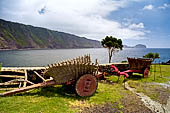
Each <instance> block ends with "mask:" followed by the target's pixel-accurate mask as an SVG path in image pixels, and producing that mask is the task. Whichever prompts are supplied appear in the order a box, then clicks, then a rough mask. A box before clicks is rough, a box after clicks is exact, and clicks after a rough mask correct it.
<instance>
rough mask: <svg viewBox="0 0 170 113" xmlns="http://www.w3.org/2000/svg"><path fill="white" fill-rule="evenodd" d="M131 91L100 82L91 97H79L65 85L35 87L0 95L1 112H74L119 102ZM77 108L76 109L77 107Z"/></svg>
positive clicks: (116, 85)
mask: <svg viewBox="0 0 170 113" xmlns="http://www.w3.org/2000/svg"><path fill="white" fill-rule="evenodd" d="M128 92H129V91H127V90H124V88H123V87H122V86H121V85H120V84H114V85H109V84H104V83H99V84H98V89H97V91H96V93H95V94H94V95H93V96H91V97H86V98H85V97H79V96H76V95H75V94H74V93H72V92H71V91H70V90H68V89H67V88H65V87H62V86H55V87H47V88H40V89H34V90H32V91H30V92H24V93H21V94H17V95H15V96H9V97H0V103H1V104H0V112H1V113H23V112H24V113H25V112H26V113H30V112H34V113H40V112H42V113H53V112H54V113H56V112H57V113H74V112H76V111H79V110H80V108H81V107H88V106H92V105H96V104H104V103H105V102H111V103H114V102H119V106H122V105H121V103H120V99H121V98H122V97H123V96H124V94H127V93H128ZM75 108H76V109H75Z"/></svg>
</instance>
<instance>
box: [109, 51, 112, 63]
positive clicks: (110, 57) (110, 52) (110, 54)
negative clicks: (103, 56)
mask: <svg viewBox="0 0 170 113" xmlns="http://www.w3.org/2000/svg"><path fill="white" fill-rule="evenodd" d="M111 59H112V51H111V48H109V63H111Z"/></svg>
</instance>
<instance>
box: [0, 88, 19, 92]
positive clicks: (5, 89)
mask: <svg viewBox="0 0 170 113" xmlns="http://www.w3.org/2000/svg"><path fill="white" fill-rule="evenodd" d="M14 89H18V88H0V91H9V90H14Z"/></svg>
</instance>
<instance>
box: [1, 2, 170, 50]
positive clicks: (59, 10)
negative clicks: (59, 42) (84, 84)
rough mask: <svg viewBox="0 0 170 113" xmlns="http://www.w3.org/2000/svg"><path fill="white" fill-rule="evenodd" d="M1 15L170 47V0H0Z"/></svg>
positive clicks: (125, 41) (129, 42) (91, 35)
mask: <svg viewBox="0 0 170 113" xmlns="http://www.w3.org/2000/svg"><path fill="white" fill-rule="evenodd" d="M0 18H1V19H4V20H8V21H12V22H18V23H23V24H27V25H33V26H38V27H44V28H48V29H51V30H55V31H61V32H66V33H70V34H75V35H77V36H81V37H86V38H88V39H94V40H99V41H101V40H102V39H103V38H105V37H106V36H113V37H116V38H119V39H122V41H123V44H125V45H129V46H134V45H136V44H145V45H146V46H147V47H148V48H170V0H0Z"/></svg>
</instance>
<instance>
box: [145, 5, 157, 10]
mask: <svg viewBox="0 0 170 113" xmlns="http://www.w3.org/2000/svg"><path fill="white" fill-rule="evenodd" d="M153 8H154V6H153V5H146V6H144V8H143V10H152V9H153Z"/></svg>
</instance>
